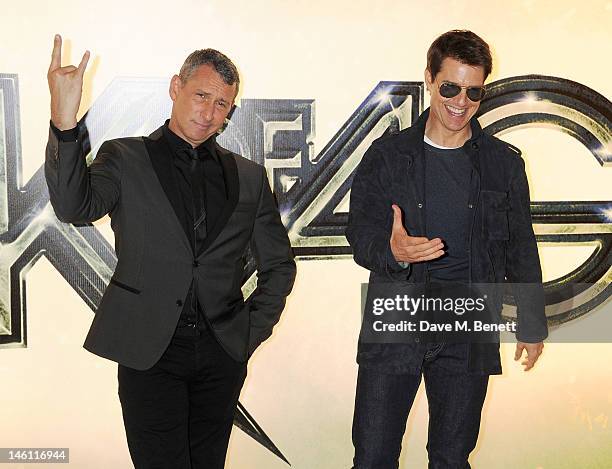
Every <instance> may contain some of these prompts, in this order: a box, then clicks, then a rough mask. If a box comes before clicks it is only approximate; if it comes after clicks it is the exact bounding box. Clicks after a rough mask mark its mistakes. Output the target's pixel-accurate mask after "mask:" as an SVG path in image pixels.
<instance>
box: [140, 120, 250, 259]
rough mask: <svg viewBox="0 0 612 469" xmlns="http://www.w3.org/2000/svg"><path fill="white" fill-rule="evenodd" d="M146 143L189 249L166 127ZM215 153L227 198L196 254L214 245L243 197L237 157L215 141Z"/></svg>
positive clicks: (152, 162) (183, 212) (183, 211)
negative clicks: (219, 163) (240, 197)
mask: <svg viewBox="0 0 612 469" xmlns="http://www.w3.org/2000/svg"><path fill="white" fill-rule="evenodd" d="M144 142H145V146H146V148H147V152H148V153H149V158H150V160H151V164H152V165H153V169H154V170H155V173H156V174H157V178H158V180H159V183H160V185H161V187H162V189H163V191H164V193H165V194H166V197H167V199H168V201H169V202H170V205H171V206H172V209H173V211H174V214H175V215H176V225H177V228H179V229H180V232H181V233H182V235H181V236H182V238H183V240H184V242H185V243H186V246H187V247H188V248H189V246H190V242H189V238H188V237H187V234H186V233H185V230H184V229H183V227H184V226H186V224H187V221H186V213H185V208H184V206H183V200H182V198H181V194H180V192H179V188H178V183H177V181H176V178H175V177H174V174H175V172H174V169H173V167H172V159H171V158H170V157H169V156H170V155H171V154H172V149H171V147H170V145H169V144H168V141H167V140H166V138H165V136H164V130H163V126H161V127H159V128H158V129H157V130H155V131H154V132H153V133H152V134H151V135H149V137H146V138H144ZM214 151H215V153H216V155H217V157H218V158H219V161H220V162H221V166H222V167H223V177H224V180H225V188H226V190H227V196H228V197H227V200H226V202H225V204H224V206H223V209H222V210H221V214H220V216H219V219H218V220H217V222H216V223H215V225H214V226H212V227H210V231H209V232H208V234H207V236H206V240H205V241H204V243H202V246H201V247H200V250H199V252H198V253H197V255H201V254H202V253H203V252H204V251H205V250H206V249H207V248H208V247H209V246H210V245H211V244H212V242H213V241H214V240H215V239H216V237H217V236H218V235H219V233H220V232H221V230H222V229H223V227H224V226H225V225H226V224H227V221H228V220H229V217H230V216H231V214H232V212H233V211H234V208H235V207H236V204H237V203H238V196H239V194H240V184H239V179H238V167H237V165H236V160H235V158H234V155H233V154H232V153H231V152H230V151H228V150H226V149H225V148H223V147H221V146H220V145H219V144H218V143H217V142H216V141H215V142H214ZM189 249H191V248H189Z"/></svg>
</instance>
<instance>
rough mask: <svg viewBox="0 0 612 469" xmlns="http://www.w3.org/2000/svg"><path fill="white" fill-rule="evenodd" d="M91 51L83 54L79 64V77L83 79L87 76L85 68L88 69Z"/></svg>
mask: <svg viewBox="0 0 612 469" xmlns="http://www.w3.org/2000/svg"><path fill="white" fill-rule="evenodd" d="M89 55H90V53H89V51H88V50H86V51H85V53H84V54H83V58H82V59H81V63H80V64H79V68H78V70H79V75H80V76H81V77H83V75H84V74H85V68H87V62H89Z"/></svg>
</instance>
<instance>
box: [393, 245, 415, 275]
mask: <svg viewBox="0 0 612 469" xmlns="http://www.w3.org/2000/svg"><path fill="white" fill-rule="evenodd" d="M408 267H410V262H404V261H397V260H395V256H394V255H393V251H391V245H389V247H388V248H387V269H388V271H389V272H393V273H395V272H401V271H402V270H405V269H407V268H408Z"/></svg>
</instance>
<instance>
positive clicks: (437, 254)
mask: <svg viewBox="0 0 612 469" xmlns="http://www.w3.org/2000/svg"><path fill="white" fill-rule="evenodd" d="M443 254H444V251H436V252H434V253H433V254H429V255H428V256H422V257H417V258H416V259H415V260H413V261H409V262H425V261H431V260H432V259H437V258H438V257H440V256H441V255H443Z"/></svg>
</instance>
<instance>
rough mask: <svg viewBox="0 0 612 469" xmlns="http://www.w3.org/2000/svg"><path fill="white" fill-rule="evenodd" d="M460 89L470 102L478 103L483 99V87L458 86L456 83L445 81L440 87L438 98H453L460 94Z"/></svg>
mask: <svg viewBox="0 0 612 469" xmlns="http://www.w3.org/2000/svg"><path fill="white" fill-rule="evenodd" d="M462 89H465V94H466V95H467V97H468V98H469V99H470V101H474V102H478V101H480V100H481V99H482V98H484V95H485V92H486V90H485V87H484V86H460V85H458V84H457V83H451V82H449V81H445V82H443V83H442V84H441V85H440V96H444V97H445V98H454V97H455V96H457V95H458V94H459V93H461V90H462Z"/></svg>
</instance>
